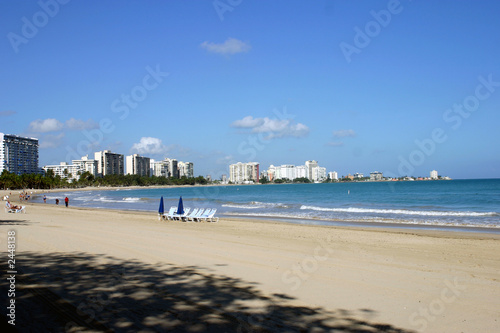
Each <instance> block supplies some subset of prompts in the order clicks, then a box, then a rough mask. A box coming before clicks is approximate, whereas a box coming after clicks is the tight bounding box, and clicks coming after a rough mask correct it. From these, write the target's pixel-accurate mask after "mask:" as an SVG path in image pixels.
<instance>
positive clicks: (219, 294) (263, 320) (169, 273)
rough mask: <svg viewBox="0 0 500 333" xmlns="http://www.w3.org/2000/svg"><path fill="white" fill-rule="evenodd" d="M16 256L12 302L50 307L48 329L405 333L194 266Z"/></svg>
mask: <svg viewBox="0 0 500 333" xmlns="http://www.w3.org/2000/svg"><path fill="white" fill-rule="evenodd" d="M17 259H18V265H17V266H18V267H19V268H20V269H22V273H21V274H19V275H18V277H19V282H18V283H19V284H21V285H22V287H21V288H22V289H21V292H22V295H21V296H20V299H19V300H18V304H19V305H18V306H19V307H22V306H23V302H24V303H29V302H30V301H31V302H32V303H36V304H43V305H42V307H46V306H48V305H50V306H52V307H53V308H52V310H51V312H50V315H51V316H59V318H58V319H57V320H56V321H55V322H57V324H56V325H57V326H58V327H51V328H47V330H51V331H61V332H63V331H70V332H71V331H81V330H86V329H87V330H88V329H91V330H93V331H114V332H137V331H144V332H165V331H174V332H308V331H314V332H331V331H335V332H408V331H406V330H403V329H399V328H396V327H393V326H391V325H388V324H380V323H372V322H370V320H369V319H367V318H369V317H370V316H372V315H373V314H374V313H373V311H372V310H370V309H361V310H359V311H354V312H352V311H346V310H336V311H329V310H325V309H322V308H319V307H305V306H301V305H300V304H299V303H297V302H295V301H294V300H293V298H291V297H290V296H287V295H284V294H275V295H271V296H267V295H265V294H263V293H262V292H261V291H259V290H258V289H257V288H256V286H255V284H252V283H249V282H246V281H243V280H241V279H235V278H231V277H227V276H221V275H216V274H211V273H204V272H206V269H204V272H203V273H202V271H201V269H200V268H198V267H194V266H190V267H178V266H174V265H170V264H158V265H148V264H144V263H142V262H140V261H135V260H129V261H124V260H121V259H116V258H113V257H110V256H106V255H91V254H86V253H73V254H69V255H68V254H65V255H61V254H59V253H52V254H44V255H40V254H37V253H32V252H23V253H22V254H18V257H17ZM298 304H299V305H298ZM28 308H29V307H28ZM34 308H36V306H35V307H34ZM33 311H35V310H33ZM45 311H46V310H45ZM35 312H36V311H35ZM44 316H46V315H44V314H42V315H40V316H39V317H42V318H38V319H39V320H44V318H43V317H44ZM30 317H31V318H35V317H36V313H33V312H32V313H30ZM360 318H364V319H360ZM27 320H28V318H26V319H25V318H18V323H19V324H20V325H22V324H23V323H24V325H25V326H26V327H25V328H33V327H36V325H37V323H36V321H37V320H35V321H32V322H29V321H27ZM25 321H27V322H25ZM32 325H33V327H31V326H32ZM18 328H19V326H18Z"/></svg>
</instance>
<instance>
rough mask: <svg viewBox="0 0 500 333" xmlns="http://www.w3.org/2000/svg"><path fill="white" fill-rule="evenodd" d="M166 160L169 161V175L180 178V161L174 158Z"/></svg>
mask: <svg viewBox="0 0 500 333" xmlns="http://www.w3.org/2000/svg"><path fill="white" fill-rule="evenodd" d="M165 162H166V163H168V176H167V177H172V178H179V165H178V164H179V163H178V162H177V160H176V159H174V158H165Z"/></svg>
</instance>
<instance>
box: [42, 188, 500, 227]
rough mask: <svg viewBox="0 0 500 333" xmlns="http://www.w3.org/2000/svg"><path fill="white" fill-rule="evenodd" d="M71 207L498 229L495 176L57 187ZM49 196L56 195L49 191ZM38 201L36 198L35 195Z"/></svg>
mask: <svg viewBox="0 0 500 333" xmlns="http://www.w3.org/2000/svg"><path fill="white" fill-rule="evenodd" d="M66 195H68V196H69V197H70V200H71V201H70V204H71V205H73V206H82V207H95V208H111V209H121V210H145V211H157V209H158V204H159V198H160V196H163V197H164V200H165V210H168V208H169V207H170V206H176V205H177V202H178V199H179V196H182V198H183V200H184V206H185V207H193V208H194V207H213V208H217V209H218V215H226V216H255V217H279V218H288V219H300V221H301V222H302V223H318V222H321V223H322V224H328V223H332V222H334V221H342V222H346V223H349V222H355V221H361V222H366V223H370V222H379V223H396V224H397V223H401V224H405V225H409V224H419V225H452V226H462V227H473V226H475V227H490V228H500V179H482V180H450V181H413V182H364V183H330V184H280V185H242V186H237V185H235V186H209V187H182V188H162V189H151V188H144V189H133V190H108V191H78V192H68V193H58V194H57V196H58V197H59V198H64V196H66ZM47 198H48V199H49V201H48V202H52V201H51V200H54V199H55V198H56V194H55V193H54V194H49V195H48V196H47ZM38 200H40V198H39V199H38Z"/></svg>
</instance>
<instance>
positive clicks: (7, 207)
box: [5, 201, 26, 214]
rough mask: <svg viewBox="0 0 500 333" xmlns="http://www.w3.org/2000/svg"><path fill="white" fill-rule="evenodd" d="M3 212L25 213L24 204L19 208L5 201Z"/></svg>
mask: <svg viewBox="0 0 500 333" xmlns="http://www.w3.org/2000/svg"><path fill="white" fill-rule="evenodd" d="M5 212H6V213H24V214H26V206H21V208H13V206H12V205H11V204H9V202H8V201H7V202H6V203H5Z"/></svg>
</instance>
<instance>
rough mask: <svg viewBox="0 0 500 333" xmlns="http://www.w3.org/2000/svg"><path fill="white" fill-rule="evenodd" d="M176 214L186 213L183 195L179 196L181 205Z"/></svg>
mask: <svg viewBox="0 0 500 333" xmlns="http://www.w3.org/2000/svg"><path fill="white" fill-rule="evenodd" d="M176 214H178V215H182V214H184V204H183V203H182V197H180V198H179V205H178V206H177V212H176Z"/></svg>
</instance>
